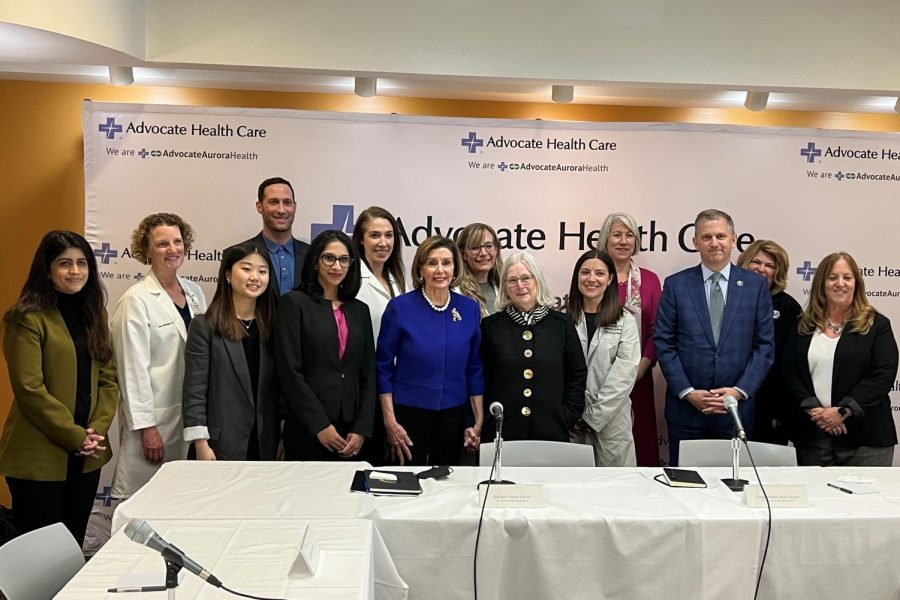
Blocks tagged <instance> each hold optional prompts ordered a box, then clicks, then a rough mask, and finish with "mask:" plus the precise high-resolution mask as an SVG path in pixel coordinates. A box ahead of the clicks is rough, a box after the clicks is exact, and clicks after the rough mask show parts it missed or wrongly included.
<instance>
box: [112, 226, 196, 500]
mask: <svg viewBox="0 0 900 600" xmlns="http://www.w3.org/2000/svg"><path fill="white" fill-rule="evenodd" d="M193 240H194V232H193V229H191V226H190V225H188V224H187V223H185V222H184V221H183V220H182V219H181V217H179V216H178V215H173V214H170V213H156V214H152V215H150V216H148V217H146V218H144V219H143V220H142V221H141V223H140V225H138V226H137V229H135V230H134V233H132V235H131V254H132V256H133V257H134V258H135V259H137V260H139V261H141V262H142V263H145V264H149V265H150V272H149V273H147V276H146V277H144V278H143V279H142V280H141V281H140V282H139V283H136V284H134V285H133V286H131V287H130V288H129V289H128V290H127V291H126V292H125V294H124V295H123V296H122V297H121V298H120V299H119V302H118V304H116V309H115V312H114V313H113V317H112V323H111V327H110V329H111V333H112V339H113V349H114V351H115V355H116V367H117V372H118V379H119V412H118V417H119V430H120V435H121V438H120V450H119V461H118V462H117V463H116V471H115V475H114V476H113V484H112V495H113V496H114V497H116V498H127V497H129V496H131V495H132V494H133V493H134V492H136V491H137V490H138V489H139V488H140V487H141V486H143V485H144V484H145V483H147V481H148V480H149V479H150V478H151V477H152V476H153V474H154V473H156V471H157V469H159V466H160V465H161V464H162V463H164V462H168V461H171V460H179V459H184V458H186V457H187V442H185V441H184V438H183V433H182V432H183V426H182V420H181V399H182V383H183V380H184V344H185V340H186V339H187V329H188V325H189V324H190V321H191V318H192V317H193V316H194V315H196V314H199V313H203V312H205V311H206V298H204V296H203V292H202V291H201V290H200V287H199V286H198V285H197V284H195V283H193V282H191V281H188V280H187V279H184V278H183V277H179V276H178V269H179V268H180V267H181V265H182V263H183V262H184V256H185V253H186V252H187V251H188V250H189V249H190V247H191V243H192V242H193Z"/></svg>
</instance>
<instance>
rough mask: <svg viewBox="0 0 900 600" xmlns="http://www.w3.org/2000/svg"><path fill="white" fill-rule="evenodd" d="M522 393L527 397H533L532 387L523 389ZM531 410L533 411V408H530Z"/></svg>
mask: <svg viewBox="0 0 900 600" xmlns="http://www.w3.org/2000/svg"><path fill="white" fill-rule="evenodd" d="M522 395H523V396H525V397H526V398H531V389H530V388H525V389H524V390H522ZM530 411H531V409H529V412H530Z"/></svg>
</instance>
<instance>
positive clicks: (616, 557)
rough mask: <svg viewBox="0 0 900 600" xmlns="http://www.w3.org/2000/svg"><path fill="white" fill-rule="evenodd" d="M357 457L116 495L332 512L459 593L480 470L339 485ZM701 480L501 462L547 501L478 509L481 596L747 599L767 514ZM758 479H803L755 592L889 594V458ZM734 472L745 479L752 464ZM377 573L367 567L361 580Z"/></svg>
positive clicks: (194, 478) (895, 574)
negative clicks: (854, 482)
mask: <svg viewBox="0 0 900 600" xmlns="http://www.w3.org/2000/svg"><path fill="white" fill-rule="evenodd" d="M365 466H366V464H365V463H344V464H332V463H257V464H253V463H212V464H209V463H206V464H204V463H199V462H175V463H168V464H167V465H165V467H164V468H163V469H162V470H160V472H159V474H158V475H157V476H156V477H154V479H153V480H152V481H151V482H150V484H148V486H147V487H145V488H144V489H143V490H141V491H140V492H139V493H138V494H136V495H135V496H134V497H133V498H132V499H130V500H129V501H127V502H125V503H123V504H122V505H120V506H119V508H118V509H117V511H116V516H115V519H114V529H118V528H119V527H121V526H122V525H123V524H124V522H126V521H127V520H128V519H130V518H143V519H148V520H150V519H153V518H163V517H165V518H189V519H203V518H213V519H215V518H223V517H226V518H251V517H255V518H260V519H269V518H275V519H284V518H300V517H303V518H305V517H309V516H316V517H335V518H339V517H344V518H360V517H364V518H369V519H372V520H373V521H374V522H375V524H376V527H377V530H378V531H379V532H380V534H381V536H382V537H383V539H384V542H385V544H386V546H387V550H388V552H389V553H390V558H391V559H392V560H393V564H394V565H396V568H397V571H398V572H399V575H400V577H402V578H403V580H405V581H406V582H407V583H408V584H409V597H410V598H412V599H428V600H433V599H443V598H447V599H457V598H460V599H461V598H466V599H468V598H471V597H472V586H473V583H472V575H473V569H472V565H473V558H474V547H475V536H476V528H477V522H478V515H479V512H480V505H479V504H478V500H477V499H478V495H477V491H476V483H477V482H478V481H480V480H482V479H485V478H486V477H487V474H488V470H487V469H486V468H478V467H458V468H456V470H455V472H454V473H453V474H452V475H451V476H450V478H448V479H447V480H445V481H434V480H427V481H425V482H423V487H424V490H425V493H424V494H423V495H422V496H419V497H411V498H392V497H380V498H374V497H371V496H367V495H361V494H353V493H350V492H349V491H348V488H349V486H350V481H351V479H352V475H353V472H354V471H355V470H356V469H357V468H364V467H365ZM699 470H700V471H701V473H702V474H703V475H704V477H705V478H706V480H707V481H708V482H709V483H710V484H711V485H710V487H709V488H708V489H670V488H667V487H665V486H663V485H661V484H659V483H657V482H654V481H653V480H652V477H653V476H654V475H656V474H658V473H660V470H659V469H633V468H627V469H584V468H582V469H524V468H506V469H504V471H503V476H504V478H505V479H511V480H513V481H516V482H519V483H542V484H543V485H544V499H545V503H546V506H545V507H544V508H539V509H488V510H487V511H486V513H485V522H484V525H483V528H482V532H481V541H480V546H479V555H478V586H479V596H480V597H482V598H514V597H515V598H527V599H542V598H567V599H568V598H590V599H594V598H623V599H633V598H638V599H640V598H648V599H649V598H653V599H656V598H660V597H664V598H672V599H678V598H682V599H691V600H694V599H705V598H708V599H718V598H729V599H730V598H736V599H741V598H745V599H748V600H749V599H750V598H752V597H753V590H754V586H755V582H756V576H757V573H758V569H759V564H760V559H761V556H762V549H763V546H764V542H765V532H766V510H765V509H751V508H747V507H746V506H745V505H744V503H743V495H742V494H740V493H734V492H732V491H730V490H729V489H728V488H727V487H725V486H724V485H723V484H721V483H720V482H719V481H718V480H719V478H720V477H724V476H728V475H729V474H730V472H729V470H728V469H699ZM852 472H857V473H861V474H865V475H868V476H872V477H874V478H876V480H877V481H876V483H875V484H874V485H875V487H876V488H877V489H879V491H880V492H881V493H879V494H877V495H874V496H860V495H848V494H845V493H843V492H840V491H838V490H835V489H832V488H829V487H827V486H826V485H825V483H826V482H827V481H833V480H836V479H837V478H838V477H839V476H841V475H842V474H847V473H852ZM760 473H761V475H762V478H763V481H764V482H769V483H804V484H807V485H808V491H809V497H810V501H811V506H810V507H809V508H803V509H788V508H782V509H774V510H773V526H772V538H771V542H770V545H769V551H768V558H767V560H766V563H765V568H764V572H763V582H762V587H761V593H760V598H765V599H777V600H781V599H782V598H813V597H815V598H840V599H841V600H843V599H845V598H848V597H849V598H861V597H865V598H873V599H881V598H898V597H900V569H897V565H898V564H900V543H898V540H900V469H892V468H886V469H856V470H854V469H818V468H801V467H795V468H784V467H782V468H763V469H760ZM741 474H742V476H743V477H744V478H746V479H751V480H753V479H754V478H753V476H752V471H751V470H750V469H743V470H742V473H741ZM377 580H378V569H377V568H376V586H377Z"/></svg>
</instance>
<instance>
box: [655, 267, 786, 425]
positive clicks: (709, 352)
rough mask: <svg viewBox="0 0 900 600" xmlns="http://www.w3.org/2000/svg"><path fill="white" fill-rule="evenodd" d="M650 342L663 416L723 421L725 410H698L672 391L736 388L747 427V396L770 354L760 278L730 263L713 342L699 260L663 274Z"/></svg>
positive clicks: (766, 300) (768, 314)
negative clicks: (662, 383) (662, 389)
mask: <svg viewBox="0 0 900 600" xmlns="http://www.w3.org/2000/svg"><path fill="white" fill-rule="evenodd" d="M653 344H654V346H655V347H656V354H657V358H658V360H659V367H660V369H662V372H663V375H664V376H665V378H666V385H667V390H666V420H667V421H670V422H673V423H680V424H683V425H697V426H699V425H700V424H702V423H704V419H709V418H715V419H722V420H723V424H726V423H727V422H728V420H729V417H728V416H727V415H716V416H713V417H710V416H708V415H704V414H703V413H701V412H700V411H698V410H697V409H696V408H694V406H693V405H692V404H691V403H690V402H688V401H687V400H682V399H680V398H678V393H679V392H681V391H682V390H684V389H686V388H690V387H693V388H696V389H702V390H711V389H715V388H719V387H739V388H741V389H742V390H744V391H746V392H747V394H749V398H747V399H746V400H745V401H743V402H740V404H739V406H740V412H741V419H742V420H743V422H744V427H745V429H747V431H748V433H749V432H750V430H751V429H752V425H753V396H754V394H756V390H757V389H758V388H759V386H760V384H762V382H763V380H764V379H765V378H766V374H767V373H768V372H769V367H771V366H772V361H773V360H774V355H775V343H774V329H773V321H772V298H771V296H770V294H769V286H768V282H767V281H766V279H765V278H764V277H762V276H760V275H758V274H756V273H753V272H751V271H748V270H746V269H742V268H740V267H737V266H734V265H732V267H731V275H730V279H729V281H728V296H727V298H726V302H725V315H724V318H723V320H722V331H721V334H720V335H719V343H718V345H716V343H715V342H714V341H713V333H712V326H711V325H710V322H709V308H708V306H707V301H706V290H705V288H704V285H703V274H702V271H701V270H700V265H697V266H696V267H691V268H690V269H685V270H684V271H680V272H678V273H675V274H674V275H671V276H669V277H668V278H666V282H665V285H664V286H663V293H662V297H661V298H660V301H659V309H658V310H657V313H656V329H655V332H654V335H653Z"/></svg>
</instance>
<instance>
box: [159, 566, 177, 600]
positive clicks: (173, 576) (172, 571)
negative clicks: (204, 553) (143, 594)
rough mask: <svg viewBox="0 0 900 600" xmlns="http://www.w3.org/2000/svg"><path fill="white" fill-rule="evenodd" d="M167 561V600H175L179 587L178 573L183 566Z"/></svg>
mask: <svg viewBox="0 0 900 600" xmlns="http://www.w3.org/2000/svg"><path fill="white" fill-rule="evenodd" d="M163 560H164V561H166V594H167V596H166V598H167V600H175V589H176V588H177V587H178V572H179V571H181V565H178V564H175V563H174V562H172V561H170V560H169V559H167V558H163Z"/></svg>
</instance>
